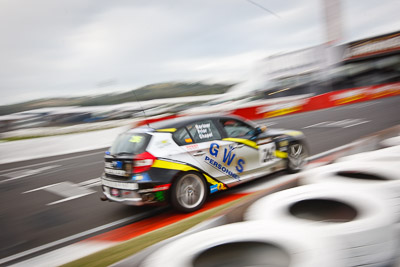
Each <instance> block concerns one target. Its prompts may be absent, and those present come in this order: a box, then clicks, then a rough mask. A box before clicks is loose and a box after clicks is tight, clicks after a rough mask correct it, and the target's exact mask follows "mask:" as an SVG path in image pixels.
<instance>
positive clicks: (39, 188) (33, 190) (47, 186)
mask: <svg viewBox="0 0 400 267" xmlns="http://www.w3.org/2000/svg"><path fill="white" fill-rule="evenodd" d="M58 184H59V183H56V184H51V185H45V186H42V187H38V188H35V189H32V190H28V191H25V192H22V194H27V193H32V192H35V191H39V190H42V189H46V188H49V187H52V186H55V185H58Z"/></svg>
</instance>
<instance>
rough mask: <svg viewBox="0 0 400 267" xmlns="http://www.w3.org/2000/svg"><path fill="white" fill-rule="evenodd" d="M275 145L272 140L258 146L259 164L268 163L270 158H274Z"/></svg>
mask: <svg viewBox="0 0 400 267" xmlns="http://www.w3.org/2000/svg"><path fill="white" fill-rule="evenodd" d="M275 149H276V146H275V143H274V142H271V143H268V144H265V145H261V146H259V151H260V164H261V165H265V164H268V163H269V162H270V161H271V160H273V159H275V155H274V152H275Z"/></svg>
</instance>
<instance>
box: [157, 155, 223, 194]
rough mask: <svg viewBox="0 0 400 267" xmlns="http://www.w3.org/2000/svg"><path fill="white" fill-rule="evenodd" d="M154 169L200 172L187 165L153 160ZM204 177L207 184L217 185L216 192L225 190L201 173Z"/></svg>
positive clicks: (221, 185)
mask: <svg viewBox="0 0 400 267" xmlns="http://www.w3.org/2000/svg"><path fill="white" fill-rule="evenodd" d="M152 167H154V168H161V169H170V170H178V171H197V172H201V171H200V170H198V169H196V168H193V167H192V166H189V165H185V164H181V163H176V162H170V161H166V160H159V159H157V160H155V161H154V163H153V166H152ZM203 175H204V177H206V180H207V182H208V183H210V184H212V185H215V184H217V185H218V190H225V189H227V187H226V186H225V185H224V184H223V183H220V182H218V181H216V180H214V179H213V178H211V177H210V176H208V175H207V174H205V173H203Z"/></svg>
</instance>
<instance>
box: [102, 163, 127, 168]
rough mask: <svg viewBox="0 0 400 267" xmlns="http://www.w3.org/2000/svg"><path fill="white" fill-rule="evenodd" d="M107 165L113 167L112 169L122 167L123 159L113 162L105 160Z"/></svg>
mask: <svg viewBox="0 0 400 267" xmlns="http://www.w3.org/2000/svg"><path fill="white" fill-rule="evenodd" d="M104 164H105V167H106V168H111V169H122V165H123V163H122V161H111V162H105V163H104Z"/></svg>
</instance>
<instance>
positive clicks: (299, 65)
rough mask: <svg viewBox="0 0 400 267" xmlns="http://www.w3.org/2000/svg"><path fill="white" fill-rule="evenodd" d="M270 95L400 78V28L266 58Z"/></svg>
mask: <svg viewBox="0 0 400 267" xmlns="http://www.w3.org/2000/svg"><path fill="white" fill-rule="evenodd" d="M264 63H265V70H266V74H265V77H266V79H267V80H268V81H269V83H268V86H267V87H266V88H265V89H264V96H265V97H266V98H273V97H282V96H289V95H298V94H310V93H311V94H322V93H326V92H330V91H335V90H341V89H348V88H355V87H362V86H372V85H378V84H386V83H393V82H400V31H396V32H392V33H388V34H383V35H379V36H374V37H370V38H365V39H362V40H357V41H353V42H349V43H344V44H341V45H336V46H331V45H328V44H323V45H319V46H315V47H310V48H306V49H302V50H298V51H293V52H289V53H284V54H277V55H272V56H270V57H267V58H266V59H265V60H264Z"/></svg>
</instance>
